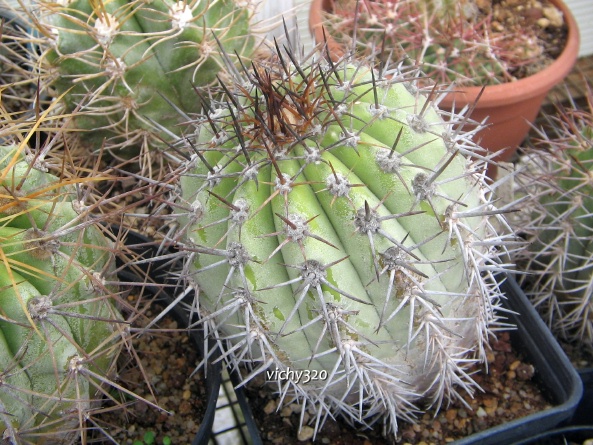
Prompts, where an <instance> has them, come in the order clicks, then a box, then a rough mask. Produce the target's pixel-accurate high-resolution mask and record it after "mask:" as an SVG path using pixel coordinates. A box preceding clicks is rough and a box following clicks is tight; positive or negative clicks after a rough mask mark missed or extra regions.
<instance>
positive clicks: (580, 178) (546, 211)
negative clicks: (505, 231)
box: [516, 91, 593, 352]
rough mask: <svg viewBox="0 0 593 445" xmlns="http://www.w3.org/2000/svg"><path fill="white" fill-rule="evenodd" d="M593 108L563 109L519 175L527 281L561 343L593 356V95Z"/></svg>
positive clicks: (522, 255) (528, 149)
mask: <svg viewBox="0 0 593 445" xmlns="http://www.w3.org/2000/svg"><path fill="white" fill-rule="evenodd" d="M588 97H589V102H588V103H589V107H590V108H589V109H581V108H579V107H578V106H577V105H576V104H573V106H569V107H563V106H559V108H558V111H559V112H558V113H555V114H549V115H548V116H547V117H548V120H547V122H546V123H545V127H544V128H545V129H546V131H545V132H544V131H540V133H539V138H538V140H537V141H536V142H535V143H534V144H533V145H531V146H529V147H525V148H524V150H525V153H526V155H525V156H524V157H523V158H522V162H521V163H520V168H519V169H518V171H517V174H516V184H517V192H518V193H519V194H520V195H523V196H525V197H527V200H526V201H525V202H526V204H525V205H524V206H523V215H522V216H523V217H522V218H519V219H518V221H517V222H516V226H517V229H516V230H517V231H520V232H521V233H523V234H524V235H525V237H526V241H527V242H528V248H526V249H522V250H520V251H519V252H518V257H517V259H516V261H517V264H518V266H520V267H521V268H522V269H524V270H525V271H526V272H528V273H527V274H524V275H521V276H520V278H521V284H522V286H523V287H524V289H525V292H526V294H527V295H528V296H529V297H530V298H531V300H532V301H533V303H534V305H535V307H536V308H537V309H538V311H539V313H540V314H541V316H542V318H543V319H544V320H545V321H546V323H547V324H548V325H549V326H550V328H551V329H552V330H553V332H554V333H555V334H556V335H557V336H558V337H559V338H561V339H562V340H565V341H570V342H575V344H578V345H580V346H579V348H586V349H588V350H589V351H590V352H593V151H592V150H591V147H593V108H591V107H592V106H593V105H591V104H593V102H591V99H593V94H591V91H589V92H588Z"/></svg>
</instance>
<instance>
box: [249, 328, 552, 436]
mask: <svg viewBox="0 0 593 445" xmlns="http://www.w3.org/2000/svg"><path fill="white" fill-rule="evenodd" d="M491 346H492V350H491V353H490V354H489V357H488V362H489V363H488V372H487V373H486V372H479V373H476V374H474V379H475V380H476V382H478V383H479V384H480V386H481V387H482V389H483V392H479V393H476V394H474V397H473V398H471V397H469V396H467V397H465V402H466V403H467V404H468V405H469V406H470V407H471V409H468V408H467V407H465V406H463V404H461V403H454V404H451V405H450V406H449V407H444V408H443V409H442V410H440V412H438V413H435V412H434V410H430V411H428V412H427V413H426V414H425V415H424V416H422V417H421V418H420V419H418V423H417V424H415V425H412V424H406V423H401V424H400V425H399V433H398V439H397V440H395V438H394V437H392V436H388V437H384V436H383V435H382V434H381V428H376V429H374V430H371V431H368V430H367V431H359V430H357V429H355V428H352V427H351V426H349V425H346V424H344V422H339V421H333V420H328V421H327V422H326V423H325V425H324V426H323V428H322V429H321V431H320V432H318V434H317V437H316V438H315V441H313V440H312V434H313V429H312V428H310V427H304V428H303V429H302V430H301V433H300V434H299V433H298V425H299V417H300V410H299V409H296V408H295V409H293V408H291V407H290V406H289V407H281V408H280V409H279V410H278V412H276V408H277V399H276V397H275V396H274V395H273V394H272V393H271V392H270V391H269V390H267V388H265V387H261V388H254V387H253V385H252V386H251V387H250V391H249V393H248V394H247V395H248V397H249V398H250V402H251V406H252V409H253V413H254V416H255V420H256V422H257V424H258V426H259V428H260V431H262V432H261V436H262V441H263V443H264V444H274V445H276V444H277V445H281V444H295V445H296V444H300V445H303V444H313V443H316V444H333V445H371V444H378V445H380V444H385V445H392V444H401V445H407V444H409V445H431V444H434V445H439V444H445V443H449V442H452V441H454V440H456V439H460V438H463V437H466V436H468V435H470V434H473V433H475V432H478V431H483V430H485V429H488V428H490V427H493V426H495V425H499V424H502V423H505V422H508V421H510V420H513V419H516V418H520V417H523V416H526V415H529V414H532V413H535V412H538V411H541V410H543V409H547V408H549V407H550V406H551V404H550V401H549V400H547V399H546V397H545V394H543V393H542V391H541V390H540V389H539V388H538V386H537V383H536V379H534V375H535V374H534V368H533V366H532V365H531V364H530V363H528V362H526V361H525V360H524V358H523V357H522V356H521V354H519V353H517V352H515V351H514V350H513V348H512V344H511V342H510V335H509V333H508V332H502V333H500V334H499V336H498V338H497V340H496V341H495V342H493V343H492V345H491ZM476 371H480V370H479V369H476Z"/></svg>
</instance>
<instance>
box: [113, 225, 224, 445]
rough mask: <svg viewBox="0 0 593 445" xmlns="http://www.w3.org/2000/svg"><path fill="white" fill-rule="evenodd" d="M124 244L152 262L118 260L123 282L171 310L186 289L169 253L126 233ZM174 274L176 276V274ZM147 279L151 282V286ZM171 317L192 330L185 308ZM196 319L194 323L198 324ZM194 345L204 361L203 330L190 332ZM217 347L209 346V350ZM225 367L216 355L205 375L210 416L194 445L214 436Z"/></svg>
mask: <svg viewBox="0 0 593 445" xmlns="http://www.w3.org/2000/svg"><path fill="white" fill-rule="evenodd" d="M112 230H113V231H114V232H115V233H118V231H119V228H118V227H117V226H112ZM121 240H122V242H123V243H124V244H125V245H126V248H127V249H128V250H129V251H130V252H131V253H133V256H134V257H135V258H138V259H140V258H144V259H150V261H147V262H144V263H143V262H140V261H134V262H133V263H131V264H125V263H124V260H123V259H122V258H121V257H119V258H117V266H118V277H119V279H120V280H121V281H123V282H128V283H138V285H141V286H142V289H143V291H144V293H150V294H152V297H154V302H155V303H161V304H162V305H163V306H165V307H168V306H169V304H170V303H172V302H173V301H174V300H175V298H176V296H177V295H180V294H181V292H182V291H183V289H180V288H179V285H178V282H177V280H175V279H174V278H173V277H174V276H175V275H174V271H175V269H177V266H178V265H176V264H174V263H173V264H171V263H170V262H169V260H167V259H165V256H166V254H167V253H168V252H167V251H163V250H162V249H160V248H159V245H158V244H157V243H156V242H154V241H153V240H151V239H149V238H147V237H145V236H143V235H141V234H138V233H134V232H125V234H122V235H121ZM172 272H173V273H172ZM147 277H149V278H150V282H147ZM186 298H187V301H189V302H191V301H192V299H193V293H189V294H188V295H187V296H186ZM169 313H170V314H171V315H172V316H173V317H174V318H175V319H176V320H177V321H178V323H179V326H182V327H183V326H189V325H190V321H189V318H188V312H187V311H186V310H184V309H183V308H182V305H181V304H176V305H174V306H172V307H171V309H170V311H169ZM195 321H196V320H195V319H193V320H192V323H195ZM188 334H189V336H190V339H191V342H192V344H193V346H194V347H196V348H197V349H198V355H199V356H200V357H204V333H203V331H202V330H201V329H199V328H194V329H191V330H189V331H188ZM212 346H214V344H209V346H208V347H209V348H211V347H212ZM221 376H222V366H221V363H220V362H216V357H215V355H214V356H213V359H212V360H208V361H207V362H206V369H205V372H204V379H205V383H206V393H207V405H206V406H207V408H206V413H205V414H204V417H203V418H202V419H196V420H199V423H200V428H199V430H198V432H197V433H196V435H195V437H194V439H193V441H192V445H207V444H208V443H209V441H210V438H211V434H212V425H213V423H214V417H215V415H216V409H217V400H218V395H219V392H220V385H221V380H222V378H221Z"/></svg>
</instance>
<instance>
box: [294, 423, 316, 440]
mask: <svg viewBox="0 0 593 445" xmlns="http://www.w3.org/2000/svg"><path fill="white" fill-rule="evenodd" d="M314 434H315V430H314V429H313V428H311V427H310V426H306V425H305V426H304V427H302V428H301V430H300V431H299V434H298V435H297V439H298V440H299V441H300V442H305V441H307V440H310V439H312V438H313V435H314Z"/></svg>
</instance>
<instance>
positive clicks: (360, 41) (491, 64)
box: [323, 0, 563, 85]
mask: <svg viewBox="0 0 593 445" xmlns="http://www.w3.org/2000/svg"><path fill="white" fill-rule="evenodd" d="M330 4H331V7H332V9H333V10H332V12H331V13H327V14H326V21H325V22H324V24H323V25H324V27H325V28H326V35H328V36H331V37H333V38H334V39H335V40H336V41H338V42H339V43H341V44H342V45H344V47H345V48H351V49H352V50H354V51H355V52H357V53H360V54H363V55H366V56H370V55H374V56H376V55H378V57H379V61H382V62H385V61H386V60H388V59H389V58H391V60H400V59H402V58H404V57H409V58H410V59H411V60H412V61H415V62H418V63H422V65H423V70H424V71H425V72H426V73H427V74H428V75H430V76H431V77H432V78H433V79H434V80H435V81H437V82H438V83H450V82H451V81H455V82H456V84H457V85H492V84H497V83H504V82H509V81H513V80H516V79H517V78H522V77H526V76H527V75H529V74H532V73H535V72H537V71H539V70H541V69H542V67H544V66H545V65H546V64H548V63H550V62H549V55H548V53H549V52H551V53H557V52H558V51H559V50H561V48H556V46H557V42H556V41H552V42H549V41H547V40H546V39H543V38H542V37H541V36H542V33H543V32H545V31H546V28H547V27H548V28H553V27H558V28H561V27H562V25H563V21H562V14H561V13H560V12H559V10H558V9H557V8H556V7H554V6H553V5H547V4H546V5H544V7H543V8H542V7H541V4H540V8H539V10H538V11H536V8H534V7H533V5H529V4H527V2H518V3H517V4H516V5H508V4H504V3H502V2H494V1H488V0H487V1H480V2H476V1H474V0H462V1H459V0H456V1H450V0H420V1H418V0H379V1H368V0H334V1H331V2H330ZM514 7H518V8H519V9H517V10H514V9H513V8H514ZM510 17H512V20H510V19H509V18H510ZM538 20H540V21H539V22H538ZM541 20H543V21H541ZM501 21H502V22H503V24H501V23H500V22H501ZM503 25H504V26H503ZM509 26H512V27H513V29H508V27H509ZM550 40H551V39H550ZM552 57H554V56H552Z"/></svg>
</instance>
